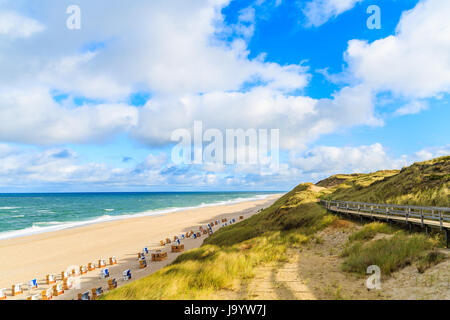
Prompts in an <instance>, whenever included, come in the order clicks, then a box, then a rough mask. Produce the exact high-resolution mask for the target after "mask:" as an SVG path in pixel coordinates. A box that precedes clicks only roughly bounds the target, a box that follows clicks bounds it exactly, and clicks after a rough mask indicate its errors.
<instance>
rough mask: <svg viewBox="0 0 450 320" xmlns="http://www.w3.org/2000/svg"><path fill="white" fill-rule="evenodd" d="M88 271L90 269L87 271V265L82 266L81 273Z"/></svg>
mask: <svg viewBox="0 0 450 320" xmlns="http://www.w3.org/2000/svg"><path fill="white" fill-rule="evenodd" d="M87 272H88V271H87V268H86V266H80V274H81V275H83V274H86V273H87Z"/></svg>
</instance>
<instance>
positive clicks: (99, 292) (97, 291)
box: [91, 287, 103, 300]
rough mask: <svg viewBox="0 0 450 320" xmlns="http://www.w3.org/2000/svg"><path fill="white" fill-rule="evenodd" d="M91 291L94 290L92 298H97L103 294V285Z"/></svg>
mask: <svg viewBox="0 0 450 320" xmlns="http://www.w3.org/2000/svg"><path fill="white" fill-rule="evenodd" d="M91 292H92V299H93V300H96V299H98V298H99V297H100V296H101V295H102V294H103V288H102V287H98V288H93V289H92V290H91Z"/></svg>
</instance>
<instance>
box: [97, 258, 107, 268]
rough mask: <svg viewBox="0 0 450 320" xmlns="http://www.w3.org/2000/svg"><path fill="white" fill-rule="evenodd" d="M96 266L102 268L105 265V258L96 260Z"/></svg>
mask: <svg viewBox="0 0 450 320" xmlns="http://www.w3.org/2000/svg"><path fill="white" fill-rule="evenodd" d="M97 266H98V267H99V268H104V267H106V260H104V259H100V260H98V264H97Z"/></svg>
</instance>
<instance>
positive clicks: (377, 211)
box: [320, 200, 450, 231]
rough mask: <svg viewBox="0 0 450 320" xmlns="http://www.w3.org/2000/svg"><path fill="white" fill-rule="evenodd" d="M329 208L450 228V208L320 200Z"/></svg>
mask: <svg viewBox="0 0 450 320" xmlns="http://www.w3.org/2000/svg"><path fill="white" fill-rule="evenodd" d="M320 202H321V203H322V204H323V205H324V206H325V207H326V208H327V209H328V210H330V211H334V212H342V213H348V214H354V215H359V216H370V217H373V218H382V219H385V220H388V221H389V220H394V221H403V222H406V223H413V224H421V225H422V226H430V227H439V228H440V229H441V230H443V229H446V231H447V230H448V228H450V208H445V207H444V208H443V207H421V206H408V205H395V204H379V203H365V202H352V201H338V200H330V201H328V200H321V201H320Z"/></svg>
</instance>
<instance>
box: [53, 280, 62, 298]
mask: <svg viewBox="0 0 450 320" xmlns="http://www.w3.org/2000/svg"><path fill="white" fill-rule="evenodd" d="M63 293H64V289H63V285H62V283H57V284H55V285H53V296H55V297H57V296H60V295H62V294H63Z"/></svg>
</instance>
